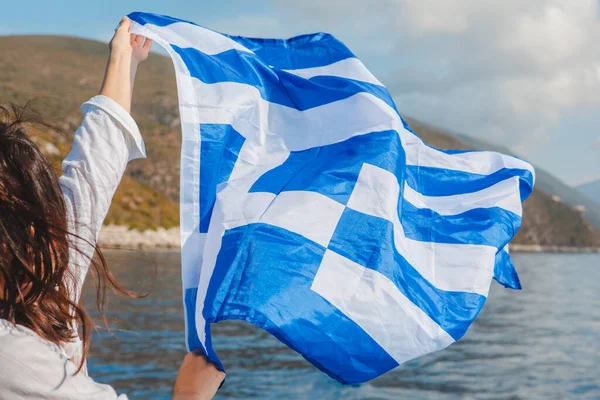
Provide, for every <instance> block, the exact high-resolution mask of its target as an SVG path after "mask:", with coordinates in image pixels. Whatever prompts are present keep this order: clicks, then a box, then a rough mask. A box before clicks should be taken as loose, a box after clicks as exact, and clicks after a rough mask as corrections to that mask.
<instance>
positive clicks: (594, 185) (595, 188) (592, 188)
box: [577, 179, 600, 205]
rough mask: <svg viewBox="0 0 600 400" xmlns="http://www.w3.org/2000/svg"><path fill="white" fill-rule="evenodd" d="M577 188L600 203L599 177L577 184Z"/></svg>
mask: <svg viewBox="0 0 600 400" xmlns="http://www.w3.org/2000/svg"><path fill="white" fill-rule="evenodd" d="M577 190H579V191H580V192H581V193H583V194H584V195H586V196H587V197H589V198H590V199H592V201H594V202H595V203H596V204H599V205H600V179H597V180H595V181H592V182H588V183H584V184H582V185H579V186H577Z"/></svg>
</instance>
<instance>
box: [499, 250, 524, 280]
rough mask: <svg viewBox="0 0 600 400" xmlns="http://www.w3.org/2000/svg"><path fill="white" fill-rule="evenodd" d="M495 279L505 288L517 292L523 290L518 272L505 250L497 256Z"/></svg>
mask: <svg viewBox="0 0 600 400" xmlns="http://www.w3.org/2000/svg"><path fill="white" fill-rule="evenodd" d="M494 279H496V281H497V282H498V283H499V284H501V285H502V286H504V287H507V288H511V289H517V290H520V289H521V281H520V280H519V275H518V274H517V270H516V269H515V266H514V264H513V263H512V261H511V259H510V256H509V255H508V253H507V252H506V251H505V250H500V251H499V252H498V253H497V254H496V264H495V265H494Z"/></svg>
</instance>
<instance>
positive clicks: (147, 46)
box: [143, 38, 152, 50]
mask: <svg viewBox="0 0 600 400" xmlns="http://www.w3.org/2000/svg"><path fill="white" fill-rule="evenodd" d="M150 46H152V39H150V38H146V41H145V42H144V46H143V48H144V50H150Z"/></svg>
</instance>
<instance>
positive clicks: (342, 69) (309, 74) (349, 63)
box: [284, 58, 383, 86]
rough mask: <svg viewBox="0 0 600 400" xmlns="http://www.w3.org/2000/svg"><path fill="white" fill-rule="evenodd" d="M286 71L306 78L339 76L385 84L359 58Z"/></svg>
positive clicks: (380, 84)
mask: <svg viewBox="0 0 600 400" xmlns="http://www.w3.org/2000/svg"><path fill="white" fill-rule="evenodd" d="M284 71H285V72H289V73H290V74H294V75H298V76H300V77H302V78H305V79H310V78H313V77H315V76H336V77H338V78H346V79H354V80H356V81H361V82H367V83H372V84H374V85H379V86H383V84H382V83H381V82H380V81H379V79H377V78H375V76H374V75H373V74H372V73H371V72H370V71H369V70H368V69H367V68H366V67H365V66H364V64H363V63H362V62H361V61H360V60H359V59H358V58H346V59H345V60H341V61H337V62H334V63H333V64H329V65H325V66H323V67H314V68H303V69H286V70H284Z"/></svg>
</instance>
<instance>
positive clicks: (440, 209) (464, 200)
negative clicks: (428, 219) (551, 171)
mask: <svg viewBox="0 0 600 400" xmlns="http://www.w3.org/2000/svg"><path fill="white" fill-rule="evenodd" d="M404 199H405V200H406V201H408V202H409V203H411V204H412V205H413V206H415V207H417V208H428V209H431V210H433V211H435V212H437V213H438V214H440V215H458V214H462V213H464V212H466V211H469V210H473V209H476V208H489V207H500V208H503V209H505V210H508V211H511V212H513V213H515V214H517V215H518V216H521V214H522V213H523V208H522V206H521V197H520V196H519V177H517V176H514V177H512V178H509V179H506V180H504V181H501V182H498V183H496V184H495V185H492V186H490V187H487V188H485V189H482V190H479V191H477V192H472V193H462V194H456V195H452V196H425V195H423V194H421V193H419V192H418V191H416V190H414V189H413V188H411V187H410V186H409V185H408V183H405V184H404Z"/></svg>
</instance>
